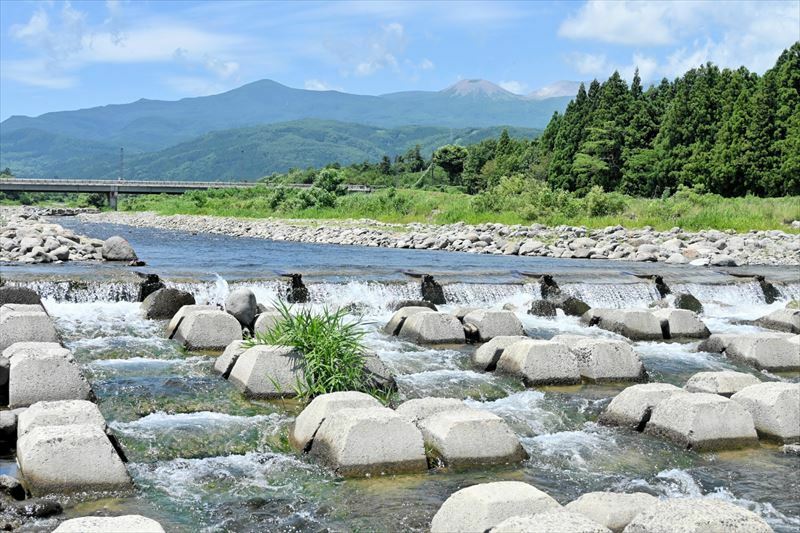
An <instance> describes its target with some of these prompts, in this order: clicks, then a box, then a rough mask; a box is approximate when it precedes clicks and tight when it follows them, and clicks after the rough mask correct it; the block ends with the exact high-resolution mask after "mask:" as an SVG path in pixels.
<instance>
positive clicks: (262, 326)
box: [253, 311, 283, 335]
mask: <svg viewBox="0 0 800 533" xmlns="http://www.w3.org/2000/svg"><path fill="white" fill-rule="evenodd" d="M282 320H283V315H281V314H280V313H279V312H277V311H267V312H264V313H259V314H258V316H256V323H255V326H253V335H255V334H258V333H260V334H262V335H263V334H266V333H268V332H270V331H272V330H273V329H274V328H275V325H276V324H278V322H280V321H282Z"/></svg>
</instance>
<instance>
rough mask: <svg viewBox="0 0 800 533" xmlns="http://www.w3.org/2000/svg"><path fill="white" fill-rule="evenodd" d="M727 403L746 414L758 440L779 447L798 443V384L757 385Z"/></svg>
mask: <svg viewBox="0 0 800 533" xmlns="http://www.w3.org/2000/svg"><path fill="white" fill-rule="evenodd" d="M731 400H733V401H734V402H737V403H738V404H740V405H741V406H742V407H744V408H745V409H746V410H747V411H748V412H749V413H750V415H751V416H752V417H753V423H754V424H755V427H756V431H757V432H758V434H759V436H761V437H763V438H766V439H768V440H775V441H778V442H781V443H789V444H792V443H796V442H800V383H782V382H769V383H758V384H757V385H751V386H749V387H746V388H744V389H742V390H740V391H739V392H737V393H736V394H734V395H733V396H732V397H731Z"/></svg>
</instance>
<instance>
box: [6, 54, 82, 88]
mask: <svg viewBox="0 0 800 533" xmlns="http://www.w3.org/2000/svg"><path fill="white" fill-rule="evenodd" d="M0 70H2V71H3V77H5V78H8V79H10V80H14V81H16V82H19V83H24V84H25V85H31V86H33V87H44V88H46V89H69V88H70V87H74V86H76V85H77V84H78V78H76V77H75V76H70V75H57V74H52V73H50V72H49V71H48V70H49V69H48V66H47V64H46V62H45V61H42V60H27V59H26V60H24V61H3V62H2V63H0Z"/></svg>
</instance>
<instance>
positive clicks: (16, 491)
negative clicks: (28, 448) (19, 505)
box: [0, 474, 27, 501]
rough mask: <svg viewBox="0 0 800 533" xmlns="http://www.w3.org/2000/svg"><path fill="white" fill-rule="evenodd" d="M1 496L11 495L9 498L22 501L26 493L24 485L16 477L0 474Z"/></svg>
mask: <svg viewBox="0 0 800 533" xmlns="http://www.w3.org/2000/svg"><path fill="white" fill-rule="evenodd" d="M3 496H6V497H11V499H13V500H16V501H22V500H24V499H25V496H27V494H26V493H25V487H24V486H23V485H22V483H20V482H19V480H18V479H17V478H15V477H12V476H9V475H7V474H2V475H0V498H2V497H3Z"/></svg>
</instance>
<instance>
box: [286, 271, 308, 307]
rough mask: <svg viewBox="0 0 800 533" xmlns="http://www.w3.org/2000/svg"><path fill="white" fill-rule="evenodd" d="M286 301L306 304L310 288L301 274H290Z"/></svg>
mask: <svg viewBox="0 0 800 533" xmlns="http://www.w3.org/2000/svg"><path fill="white" fill-rule="evenodd" d="M285 295H286V301H287V302H289V303H290V304H304V303H307V302H308V288H307V287H306V285H305V283H303V276H302V275H301V274H289V283H288V284H287V286H286V292H285Z"/></svg>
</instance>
